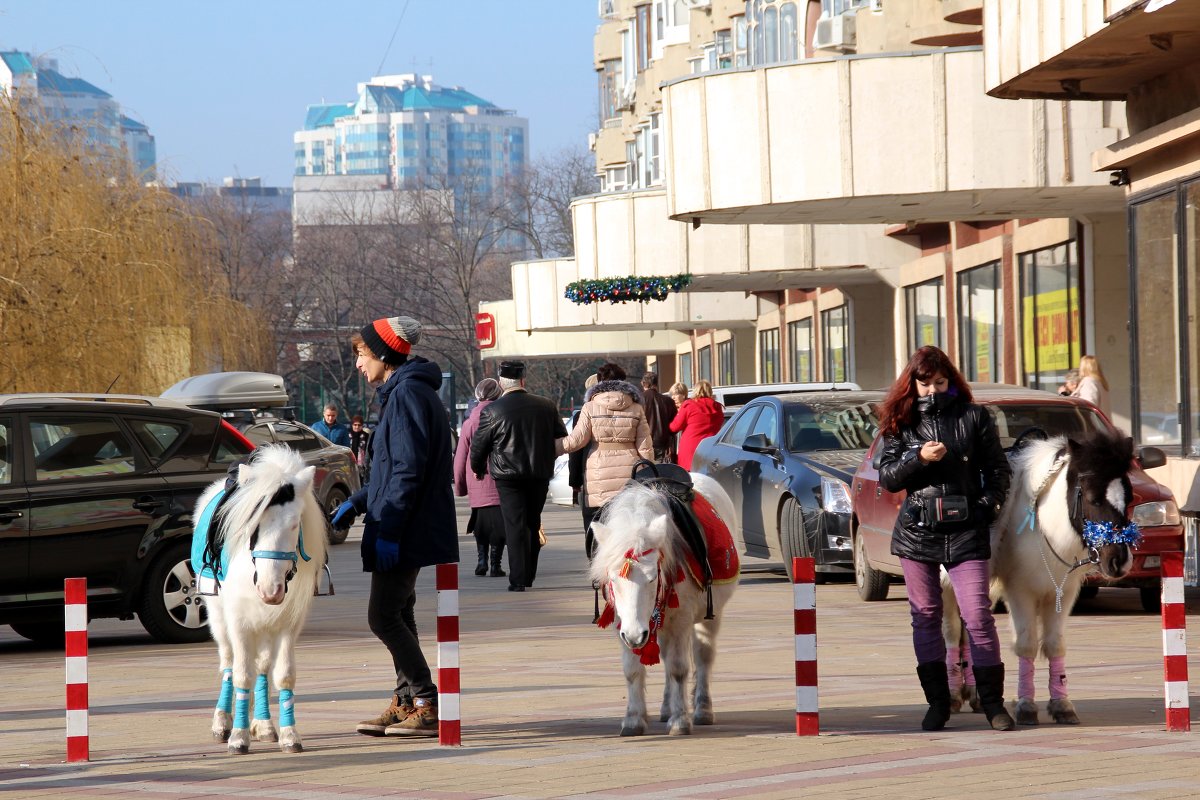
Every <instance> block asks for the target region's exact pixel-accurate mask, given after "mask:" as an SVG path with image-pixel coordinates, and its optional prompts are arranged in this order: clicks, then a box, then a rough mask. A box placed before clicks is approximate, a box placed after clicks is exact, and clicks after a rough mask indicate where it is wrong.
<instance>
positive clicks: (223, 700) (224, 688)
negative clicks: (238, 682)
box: [217, 669, 233, 714]
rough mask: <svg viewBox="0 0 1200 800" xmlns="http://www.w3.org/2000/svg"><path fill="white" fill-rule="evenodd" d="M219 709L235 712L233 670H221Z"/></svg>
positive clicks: (218, 697) (229, 712) (227, 712)
mask: <svg viewBox="0 0 1200 800" xmlns="http://www.w3.org/2000/svg"><path fill="white" fill-rule="evenodd" d="M217 710H218V711H224V712H225V713H226V714H232V713H233V670H231V669H226V670H221V693H220V694H219V695H217Z"/></svg>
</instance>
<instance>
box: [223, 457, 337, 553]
mask: <svg viewBox="0 0 1200 800" xmlns="http://www.w3.org/2000/svg"><path fill="white" fill-rule="evenodd" d="M305 466H306V465H305V463H304V459H303V458H301V457H300V455H299V454H298V453H296V452H295V451H294V450H292V449H290V448H288V447H285V446H283V445H263V446H262V447H259V448H258V449H257V450H255V451H254V455H253V456H252V457H251V460H250V463H249V464H248V468H243V469H242V470H241V472H240V473H239V476H238V486H237V491H235V492H234V493H233V495H232V496H231V497H230V498H229V502H227V503H226V504H225V505H224V506H223V507H222V508H221V511H220V513H219V515H218V518H217V519H218V522H219V525H218V528H219V531H220V534H219V536H220V540H221V541H222V542H224V543H225V545H226V546H227V547H228V548H229V549H238V548H241V547H243V546H244V545H245V544H246V543H247V541H248V540H249V538H250V536H251V534H252V533H254V530H255V528H256V527H257V526H258V522H259V520H260V519H261V517H262V514H263V512H264V511H266V509H267V506H268V504H269V503H270V501H271V499H272V498H273V497H275V495H276V494H277V493H278V494H280V495H281V497H283V498H285V502H290V500H286V498H287V495H288V493H289V490H290V492H291V495H292V497H295V498H296V499H298V500H299V501H300V502H301V504H302V514H303V519H302V524H304V525H306V527H312V526H313V525H314V522H315V519H316V517H315V516H314V514H313V507H315V508H316V516H321V514H320V507H319V506H317V505H316V498H315V497H311V496H312V492H311V491H309V490H307V489H306V490H305V491H304V492H296V488H297V487H296V485H295V480H296V476H297V474H298V473H299V472H300V471H301V470H303V469H304V468H305ZM310 498H311V500H312V502H311V503H310V502H309V499H310ZM315 530H316V531H318V532H319V535H316V536H314V535H309V536H308V537H305V542H304V544H305V548H306V549H307V550H308V552H309V554H310V555H313V556H314V557H315V556H316V554H315V553H313V550H314V549H319V551H320V553H321V554H322V555H324V552H325V546H324V542H325V528H324V520H323V519H322V520H321V525H320V527H316V528H315ZM318 543H319V544H318Z"/></svg>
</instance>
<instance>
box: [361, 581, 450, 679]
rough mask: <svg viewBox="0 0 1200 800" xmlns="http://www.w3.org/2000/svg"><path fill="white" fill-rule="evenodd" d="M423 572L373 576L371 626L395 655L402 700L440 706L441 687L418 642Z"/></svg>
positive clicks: (372, 631) (368, 604)
mask: <svg viewBox="0 0 1200 800" xmlns="http://www.w3.org/2000/svg"><path fill="white" fill-rule="evenodd" d="M420 571H421V570H419V569H398V570H393V571H392V572H372V573H371V597H370V599H369V600H368V601H367V625H369V626H370V628H371V633H373V634H375V635H376V636H377V637H379V641H381V642H383V644H384V646H385V647H387V649H388V652H389V653H391V654H392V665H393V666H394V667H395V668H396V694H398V695H399V696H400V700H401V701H404V700H408V701H410V702H411V701H412V700H414V699H416V698H418V697H420V698H423V699H425V700H432V701H434V702H437V686H436V685H435V684H434V682H433V675H432V674H431V673H430V671H429V662H427V661H426V660H425V654H424V653H423V652H421V643H420V642H419V641H417V617H416V614H415V613H413V608H414V607H415V606H416V604H417V590H416V585H417V575H418V574H419V573H420Z"/></svg>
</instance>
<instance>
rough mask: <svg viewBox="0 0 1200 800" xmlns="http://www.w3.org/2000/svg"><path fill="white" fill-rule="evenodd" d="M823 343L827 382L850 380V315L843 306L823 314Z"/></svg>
mask: <svg viewBox="0 0 1200 800" xmlns="http://www.w3.org/2000/svg"><path fill="white" fill-rule="evenodd" d="M821 341H822V344H823V350H824V353H825V359H824V360H825V380H827V381H832V382H834V383H841V382H842V381H848V380H850V314H849V310H848V309H847V308H846V306H844V305H841V306H838V307H837V308H831V309H829V310H828V311H822V312H821Z"/></svg>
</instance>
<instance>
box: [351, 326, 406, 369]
mask: <svg viewBox="0 0 1200 800" xmlns="http://www.w3.org/2000/svg"><path fill="white" fill-rule="evenodd" d="M361 333H362V338H363V344H365V345H366V346H367V347H368V349H370V351H371V352H372V353H374V354H375V357H376V358H378V359H379V360H380V361H382V362H383V363H385V364H387V365H388V366H392V367H398V366H400V365H401V364H403V363H404V362H405V361H407V360H408V354H409V352H410V351H411V350H412V346H413V345H414V344H416V343H417V342H419V341H421V323H419V322H417V321H416V320H415V319H413V318H412V317H388V318H387V319H377V320H375V321H374V322H372V323H371V324H370V325H367V326H366V327H364V328H363V329H362V331H361Z"/></svg>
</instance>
